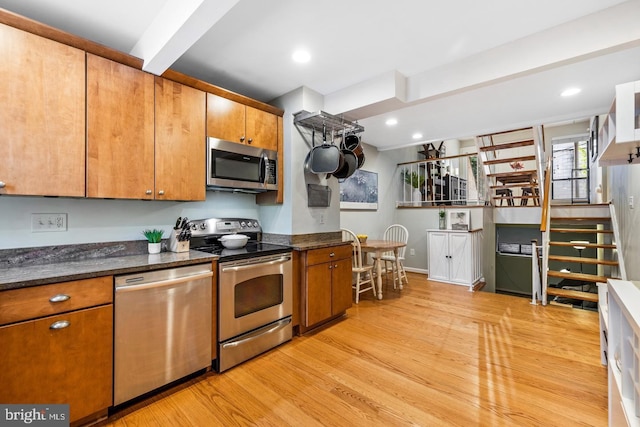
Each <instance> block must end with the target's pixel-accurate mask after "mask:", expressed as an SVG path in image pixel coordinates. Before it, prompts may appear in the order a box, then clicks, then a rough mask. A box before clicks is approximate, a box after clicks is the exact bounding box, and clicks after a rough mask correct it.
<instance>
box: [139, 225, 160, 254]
mask: <svg viewBox="0 0 640 427" xmlns="http://www.w3.org/2000/svg"><path fill="white" fill-rule="evenodd" d="M142 234H144V237H146V238H147V242H149V253H150V254H158V253H160V249H161V247H162V236H163V235H164V230H158V229H157V228H154V229H153V230H148V229H147V230H144V231H143V232H142Z"/></svg>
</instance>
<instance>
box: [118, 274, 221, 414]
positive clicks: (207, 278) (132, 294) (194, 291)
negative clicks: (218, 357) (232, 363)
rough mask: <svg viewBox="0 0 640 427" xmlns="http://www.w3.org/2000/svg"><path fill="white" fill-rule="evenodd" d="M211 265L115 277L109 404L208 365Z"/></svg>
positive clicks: (124, 400) (145, 391)
mask: <svg viewBox="0 0 640 427" xmlns="http://www.w3.org/2000/svg"><path fill="white" fill-rule="evenodd" d="M212 276H213V272H212V270H211V264H210V263H207V264H198V265H193V266H187V267H178V268H172V269H165V270H157V271H151V272H145V273H141V274H130V275H124V276H116V279H115V320H114V321H115V328H114V329H115V342H114V394H113V403H114V405H119V404H121V403H123V402H126V401H128V400H131V399H133V398H135V397H137V396H140V395H142V394H144V393H147V392H149V391H151V390H154V389H156V388H158V387H161V386H163V385H166V384H169V383H171V382H173V381H175V380H178V379H180V378H182V377H185V376H187V375H189V374H192V373H194V372H197V371H199V370H201V369H204V368H207V367H209V366H211V345H212V342H211V335H212V331H211V320H212V318H211V313H212V305H211V304H212V300H211V298H212V281H211V278H212Z"/></svg>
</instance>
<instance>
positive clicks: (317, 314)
mask: <svg viewBox="0 0 640 427" xmlns="http://www.w3.org/2000/svg"><path fill="white" fill-rule="evenodd" d="M332 265H333V263H328V262H327V263H324V264H317V265H311V266H308V267H307V277H306V287H307V289H306V301H305V304H306V310H305V311H306V318H305V326H311V325H314V324H316V323H318V322H321V321H323V320H326V319H328V318H330V317H331V314H332V311H331V305H332V304H331V272H332V271H333V268H332Z"/></svg>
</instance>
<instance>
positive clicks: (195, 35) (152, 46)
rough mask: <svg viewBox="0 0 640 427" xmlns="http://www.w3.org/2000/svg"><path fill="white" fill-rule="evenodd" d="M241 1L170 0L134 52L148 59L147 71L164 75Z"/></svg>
mask: <svg viewBox="0 0 640 427" xmlns="http://www.w3.org/2000/svg"><path fill="white" fill-rule="evenodd" d="M238 1H239V0H169V1H167V3H166V4H165V6H164V7H163V8H162V9H161V10H160V13H158V15H157V16H156V17H155V19H154V20H153V22H151V25H149V27H148V28H147V30H146V31H145V32H144V34H143V35H142V37H141V38H140V40H138V42H137V43H136V45H135V46H134V47H133V49H131V55H133V56H136V57H138V58H141V59H142V60H143V61H144V64H143V66H142V69H143V70H144V71H147V72H149V73H152V74H155V75H158V76H159V75H161V74H162V73H164V72H165V71H166V70H167V69H168V68H169V67H171V65H172V64H173V63H174V62H175V61H176V60H177V59H178V58H180V57H181V56H182V55H183V54H184V53H185V52H186V51H187V50H188V49H189V48H190V47H191V46H192V45H193V44H194V43H195V42H197V41H198V40H199V39H200V37H202V35H203V34H204V33H206V32H207V31H209V29H210V28H211V27H212V26H213V25H214V24H215V23H216V22H218V21H219V20H220V19H221V18H222V17H223V16H224V15H225V14H226V13H227V12H229V10H231V8H233V6H235V5H236V4H237V3H238Z"/></svg>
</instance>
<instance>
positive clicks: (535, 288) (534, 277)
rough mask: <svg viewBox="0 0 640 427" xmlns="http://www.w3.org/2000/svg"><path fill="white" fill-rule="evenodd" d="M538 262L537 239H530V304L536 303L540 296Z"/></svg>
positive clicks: (540, 286)
mask: <svg viewBox="0 0 640 427" xmlns="http://www.w3.org/2000/svg"><path fill="white" fill-rule="evenodd" d="M540 273H541V272H540V264H539V258H538V241H537V240H532V241H531V304H532V305H538V301H539V300H540V298H541V290H542V289H541V288H542V285H541V283H540V278H541V274H540Z"/></svg>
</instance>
